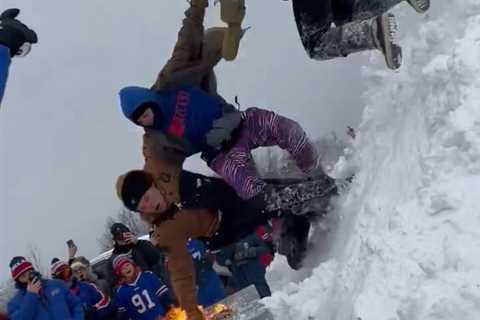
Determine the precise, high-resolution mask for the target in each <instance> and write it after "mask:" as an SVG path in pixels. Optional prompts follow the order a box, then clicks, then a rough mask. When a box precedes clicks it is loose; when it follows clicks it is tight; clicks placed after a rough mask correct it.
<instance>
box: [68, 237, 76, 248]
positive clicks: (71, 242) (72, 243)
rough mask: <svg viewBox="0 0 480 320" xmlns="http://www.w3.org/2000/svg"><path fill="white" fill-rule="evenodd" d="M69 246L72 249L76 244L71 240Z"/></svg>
mask: <svg viewBox="0 0 480 320" xmlns="http://www.w3.org/2000/svg"><path fill="white" fill-rule="evenodd" d="M67 246H69V247H70V248H71V247H73V246H75V242H73V240H72V239H70V240H68V241H67Z"/></svg>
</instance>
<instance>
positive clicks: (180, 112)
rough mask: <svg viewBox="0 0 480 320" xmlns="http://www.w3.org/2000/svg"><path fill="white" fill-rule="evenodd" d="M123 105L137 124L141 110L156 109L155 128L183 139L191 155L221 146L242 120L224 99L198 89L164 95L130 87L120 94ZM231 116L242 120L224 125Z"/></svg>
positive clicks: (190, 88)
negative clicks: (143, 106) (227, 115)
mask: <svg viewBox="0 0 480 320" xmlns="http://www.w3.org/2000/svg"><path fill="white" fill-rule="evenodd" d="M120 102H121V106H122V111H123V114H124V115H125V116H126V117H127V118H128V119H130V120H131V121H133V122H134V123H135V120H136V119H133V116H134V114H135V111H136V110H137V109H139V108H140V107H141V106H142V105H144V104H149V105H151V106H154V107H155V108H156V109H155V110H154V114H155V121H154V125H153V127H151V128H152V129H156V130H159V131H161V132H163V133H165V134H167V135H168V136H170V137H173V138H175V139H177V140H183V141H184V143H183V144H184V145H189V146H190V150H188V152H187V153H188V154H189V155H191V154H194V153H198V152H203V151H206V150H209V148H210V147H218V144H221V143H222V142H223V141H224V140H226V139H228V138H229V137H230V134H231V132H232V131H233V130H235V129H236V128H237V127H238V124H239V122H240V118H241V116H240V113H239V112H235V109H234V108H233V107H231V106H229V105H226V104H225V102H224V101H223V99H221V98H220V97H218V96H212V95H209V94H207V93H205V92H204V91H202V90H201V89H198V88H195V87H184V88H179V89H175V90H170V91H162V92H161V93H160V92H155V91H153V90H149V89H146V88H141V87H126V88H124V89H122V90H121V91H120ZM227 113H229V114H230V115H232V114H235V115H238V117H234V118H235V120H233V121H232V122H230V121H228V123H224V122H223V121H221V119H222V118H224V117H225V115H226V114H227ZM227 119H230V118H227ZM220 127H221V128H220ZM212 132H215V134H214V136H215V137H214V138H209V137H208V136H209V135H210V136H211V133H212ZM218 135H220V137H218ZM212 141H213V142H212Z"/></svg>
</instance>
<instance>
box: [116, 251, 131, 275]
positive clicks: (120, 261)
mask: <svg viewBox="0 0 480 320" xmlns="http://www.w3.org/2000/svg"><path fill="white" fill-rule="evenodd" d="M127 263H130V264H132V265H135V263H134V262H133V260H132V259H130V258H129V257H128V256H126V255H123V254H121V255H118V256H116V257H115V258H114V259H113V262H112V267H113V272H114V273H115V274H116V275H120V274H121V272H122V268H123V266H124V265H125V264H127Z"/></svg>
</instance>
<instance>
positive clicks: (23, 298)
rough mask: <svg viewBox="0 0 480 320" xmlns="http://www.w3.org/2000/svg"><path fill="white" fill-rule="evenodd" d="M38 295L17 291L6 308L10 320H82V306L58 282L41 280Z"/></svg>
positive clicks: (63, 285)
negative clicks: (40, 288)
mask: <svg viewBox="0 0 480 320" xmlns="http://www.w3.org/2000/svg"><path fill="white" fill-rule="evenodd" d="M41 281H42V291H41V292H40V294H39V295H37V294H33V293H29V292H27V290H26V289H19V290H18V292H17V294H16V295H15V296H14V297H13V298H12V300H10V302H9V303H8V306H7V311H8V317H9V319H11V320H83V319H84V313H83V309H82V304H81V303H80V300H79V299H78V298H77V297H74V296H73V295H72V294H71V293H70V292H69V291H68V289H67V287H66V286H65V284H64V283H63V282H61V281H59V280H41Z"/></svg>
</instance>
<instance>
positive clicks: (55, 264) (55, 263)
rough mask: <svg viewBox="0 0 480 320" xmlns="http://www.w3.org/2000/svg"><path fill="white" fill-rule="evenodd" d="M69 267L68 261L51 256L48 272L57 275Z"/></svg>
mask: <svg viewBox="0 0 480 320" xmlns="http://www.w3.org/2000/svg"><path fill="white" fill-rule="evenodd" d="M68 268H69V266H68V263H66V262H65V261H62V260H60V259H58V258H53V259H52V262H51V263H50V273H51V274H52V276H58V275H60V274H61V273H62V272H64V271H65V270H67V269H68Z"/></svg>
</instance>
